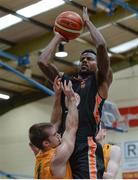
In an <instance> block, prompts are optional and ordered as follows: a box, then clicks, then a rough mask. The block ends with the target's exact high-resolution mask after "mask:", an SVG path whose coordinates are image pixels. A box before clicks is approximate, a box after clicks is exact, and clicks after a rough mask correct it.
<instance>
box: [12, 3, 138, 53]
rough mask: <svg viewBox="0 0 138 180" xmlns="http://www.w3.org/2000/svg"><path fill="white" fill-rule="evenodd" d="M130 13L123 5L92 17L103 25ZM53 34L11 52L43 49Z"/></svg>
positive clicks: (97, 25) (97, 23) (17, 46)
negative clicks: (108, 12)
mask: <svg viewBox="0 0 138 180" xmlns="http://www.w3.org/2000/svg"><path fill="white" fill-rule="evenodd" d="M131 4H132V5H133V6H135V7H138V1H137V0H133V1H131ZM130 15H132V14H131V13H130V12H128V11H126V10H124V9H122V8H121V7H118V8H117V10H116V11H115V12H114V14H113V15H112V16H109V15H108V14H107V13H105V12H101V13H97V14H96V15H92V16H91V17H90V19H91V20H92V22H93V23H94V24H95V26H96V27H101V26H104V25H107V24H112V23H116V22H117V21H118V20H120V19H123V18H125V17H128V16H130ZM53 35H54V33H53V32H51V33H50V32H49V33H46V34H45V35H42V36H40V37H38V38H35V39H33V40H30V41H26V42H24V43H19V44H17V45H16V46H15V47H13V48H11V49H10V51H9V52H11V53H13V54H16V55H24V54H25V53H26V52H32V51H35V50H39V49H42V48H44V47H45V46H46V45H47V44H48V42H49V41H50V40H51V38H52V37H53Z"/></svg>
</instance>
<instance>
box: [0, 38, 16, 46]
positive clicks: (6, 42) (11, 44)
mask: <svg viewBox="0 0 138 180" xmlns="http://www.w3.org/2000/svg"><path fill="white" fill-rule="evenodd" d="M0 42H1V43H3V44H6V45H9V46H15V45H16V43H15V42H12V41H9V40H6V39H3V38H0Z"/></svg>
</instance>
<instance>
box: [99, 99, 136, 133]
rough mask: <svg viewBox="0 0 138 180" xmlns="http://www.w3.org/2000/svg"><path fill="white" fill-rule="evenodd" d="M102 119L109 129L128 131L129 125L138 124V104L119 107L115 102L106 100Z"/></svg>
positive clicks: (134, 125)
mask: <svg viewBox="0 0 138 180" xmlns="http://www.w3.org/2000/svg"><path fill="white" fill-rule="evenodd" d="M101 119H102V121H103V122H104V124H105V126H106V127H107V129H113V130H117V131H120V132H126V131H128V128H129V127H136V126H138V106H134V107H123V108H118V107H117V105H116V104H115V103H113V102H111V101H105V103H104V106H103V111H102V118H101Z"/></svg>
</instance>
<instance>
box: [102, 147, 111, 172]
mask: <svg viewBox="0 0 138 180" xmlns="http://www.w3.org/2000/svg"><path fill="white" fill-rule="evenodd" d="M111 146H112V145H110V144H104V146H103V155H104V167H105V172H106V171H107V166H108V162H109V159H110V151H111Z"/></svg>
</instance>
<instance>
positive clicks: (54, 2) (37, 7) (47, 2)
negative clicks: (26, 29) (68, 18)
mask: <svg viewBox="0 0 138 180" xmlns="http://www.w3.org/2000/svg"><path fill="white" fill-rule="evenodd" d="M62 4H65V2H64V1H63V0H41V1H39V2H38V3H35V4H32V5H30V6H27V7H25V8H22V9H20V10H18V11H16V13H18V14H20V15H22V16H25V17H27V18H29V17H32V16H35V15H37V14H40V13H42V12H45V11H48V10H50V9H53V8H55V7H58V6H60V5H62ZM21 21H23V19H21V18H19V17H17V16H14V15H12V14H8V15H6V16H3V17H1V18H0V30H3V29H5V28H8V27H10V26H12V25H14V24H17V23H19V22H21Z"/></svg>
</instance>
